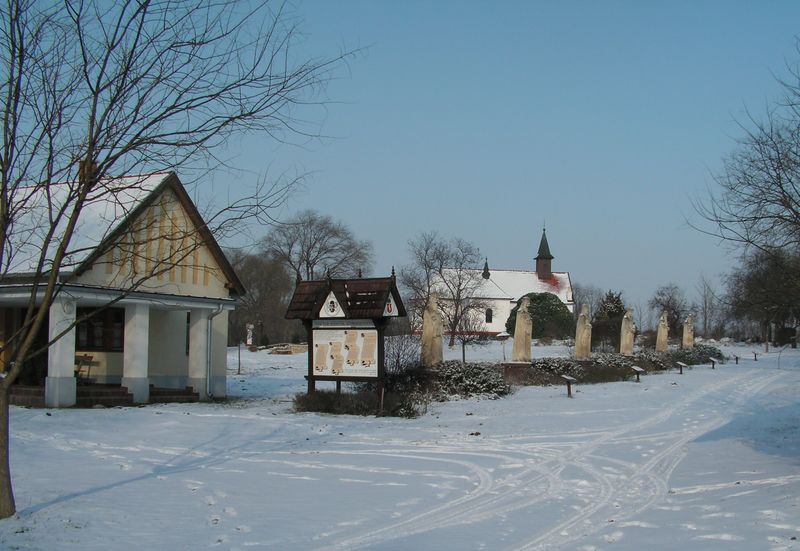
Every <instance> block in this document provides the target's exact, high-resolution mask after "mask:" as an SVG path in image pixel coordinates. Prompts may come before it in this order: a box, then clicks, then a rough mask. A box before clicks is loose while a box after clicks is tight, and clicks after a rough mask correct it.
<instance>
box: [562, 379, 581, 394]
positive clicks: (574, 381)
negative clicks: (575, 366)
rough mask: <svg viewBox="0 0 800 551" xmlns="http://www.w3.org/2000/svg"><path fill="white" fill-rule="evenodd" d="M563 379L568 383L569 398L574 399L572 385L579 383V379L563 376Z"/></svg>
mask: <svg viewBox="0 0 800 551" xmlns="http://www.w3.org/2000/svg"><path fill="white" fill-rule="evenodd" d="M561 378H562V379H564V381H566V383H567V398H572V383H577V382H578V381H577V379H575V378H574V377H570V376H569V375H562V376H561Z"/></svg>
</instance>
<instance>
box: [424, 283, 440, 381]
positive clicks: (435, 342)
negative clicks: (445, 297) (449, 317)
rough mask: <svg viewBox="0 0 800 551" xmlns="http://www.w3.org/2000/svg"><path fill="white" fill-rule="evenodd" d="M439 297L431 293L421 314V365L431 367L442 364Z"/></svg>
mask: <svg viewBox="0 0 800 551" xmlns="http://www.w3.org/2000/svg"><path fill="white" fill-rule="evenodd" d="M438 304H439V295H438V294H437V293H431V296H430V298H429V299H428V304H426V305H425V311H424V312H422V358H421V360H422V365H423V366H425V367H433V366H435V365H439V364H440V363H442V361H443V359H444V355H443V351H442V332H443V331H442V314H441V313H440V312H439V305H438Z"/></svg>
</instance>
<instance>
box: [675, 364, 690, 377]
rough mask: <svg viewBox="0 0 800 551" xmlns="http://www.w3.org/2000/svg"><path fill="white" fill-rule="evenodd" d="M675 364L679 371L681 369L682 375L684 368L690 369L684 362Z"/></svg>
mask: <svg viewBox="0 0 800 551" xmlns="http://www.w3.org/2000/svg"><path fill="white" fill-rule="evenodd" d="M675 363H677V364H678V369H680V373H681V375H683V368H684V367H688V366H687V365H686V364H685V363H683V362H675Z"/></svg>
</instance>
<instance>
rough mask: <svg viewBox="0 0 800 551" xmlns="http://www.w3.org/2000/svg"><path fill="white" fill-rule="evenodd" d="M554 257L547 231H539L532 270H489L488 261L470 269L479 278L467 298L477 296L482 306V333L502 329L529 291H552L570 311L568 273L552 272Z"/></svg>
mask: <svg viewBox="0 0 800 551" xmlns="http://www.w3.org/2000/svg"><path fill="white" fill-rule="evenodd" d="M553 258H554V257H553V255H552V254H551V253H550V246H549V245H548V243H547V234H546V232H545V231H544V230H542V239H541V242H540V243H539V251H538V254H537V255H536V269H535V270H495V269H492V270H490V269H489V262H488V260H487V261H486V263H485V264H484V266H483V270H472V271H473V272H475V275H476V277H477V274H480V281H479V282H478V285H477V288H476V290H475V292H474V293H472V294H473V296H472V297H469V298H475V299H478V300H480V302H481V303H482V305H483V320H482V321H484V322H485V324H484V328H483V331H482V332H486V333H489V334H492V335H496V334H498V333H501V332H503V331H505V330H506V320H507V319H508V316H509V315H510V314H511V310H512V309H513V308H514V307H515V306H516V304H517V301H518V300H519V299H520V298H522V297H523V296H525V295H527V294H528V293H552V294H554V295H556V296H557V297H558V298H560V299H561V301H562V302H563V303H564V304H565V305H566V306H567V309H569V311H570V312H573V311H574V309H575V302H574V300H573V296H572V282H571V281H570V277H569V272H553V271H552V269H551V263H552V260H553Z"/></svg>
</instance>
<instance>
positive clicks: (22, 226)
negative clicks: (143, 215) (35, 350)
mask: <svg viewBox="0 0 800 551" xmlns="http://www.w3.org/2000/svg"><path fill="white" fill-rule="evenodd" d="M168 176H169V173H167V172H159V173H154V174H144V175H137V176H127V177H121V178H113V179H108V180H102V181H101V182H100V183H99V184H98V186H97V187H96V188H95V190H93V191H92V192H91V193H90V194H89V196H87V199H86V203H85V205H84V208H83V211H82V212H81V216H80V218H79V220H78V222H77V224H76V226H75V230H74V232H73V235H72V239H71V240H70V246H69V250H68V251H67V254H66V258H65V260H64V262H63V263H62V265H64V266H70V267H74V266H77V265H78V264H80V263H81V262H83V261H84V260H85V259H86V258H87V257H88V256H89V255H90V254H91V253H92V251H93V250H94V249H96V248H97V247H98V246H99V245H100V243H101V242H102V241H103V240H104V239H105V238H106V237H108V236H109V235H110V234H111V233H112V232H113V231H114V230H115V229H116V228H117V227H118V226H119V224H120V223H122V222H124V221H125V220H126V218H127V216H128V215H129V214H130V213H131V212H132V211H133V210H134V209H135V208H136V207H137V206H138V205H139V204H140V203H141V202H142V201H144V200H145V199H146V198H147V197H148V196H149V195H150V194H151V193H152V192H153V191H154V190H155V189H156V188H157V187H158V186H159V185H160V184H161V183H162V182H163V181H164V180H165V179H166V178H167V177H168ZM48 191H49V194H50V195H49V196H48V195H47V194H45V193H43V192H41V191H36V192H35V193H32V194H31V198H30V205H29V208H28V210H27V211H25V212H24V213H23V215H21V216H20V217H19V219H18V220H16V222H15V223H16V224H17V225H18V226H19V227H17V228H16V231H15V232H14V233H13V235H12V239H13V240H14V242H13V243H12V247H11V251H12V252H13V254H11V255H9V256H8V258H6V262H7V263H8V266H7V267H4V268H6V269H7V270H8V272H9V273H32V272H35V271H36V269H37V268H36V264H37V263H38V260H39V256H40V253H41V251H42V246H43V244H44V241H45V237H46V232H48V231H49V230H50V229H51V226H52V224H51V222H50V219H51V217H55V216H56V213H58V212H59V210H60V209H62V208H64V206H65V203H66V206H67V213H66V214H65V215H64V216H62V217H61V218H60V219H59V222H58V224H56V226H57V228H56V230H57V231H56V235H57V236H58V235H60V234H61V232H63V231H64V229H65V228H66V224H67V218H68V215H69V213H70V212H71V211H70V210H69V209H70V208H71V207H72V203H73V202H74V201H75V196H74V194H75V191H76V184H74V183H73V184H51V185H50V186H49V188H48ZM20 195H24V194H22V193H21V194H20ZM54 241H55V243H51V244H50V247H49V249H50V250H48V254H47V259H48V260H52V257H53V255H54V254H55V250H56V246H57V245H58V242H59V239H55V240H54Z"/></svg>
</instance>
